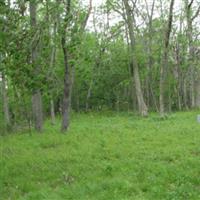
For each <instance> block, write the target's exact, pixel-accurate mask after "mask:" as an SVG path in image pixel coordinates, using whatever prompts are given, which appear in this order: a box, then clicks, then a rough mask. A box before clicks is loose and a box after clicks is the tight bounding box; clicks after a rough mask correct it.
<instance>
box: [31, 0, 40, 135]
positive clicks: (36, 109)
mask: <svg viewBox="0 0 200 200" xmlns="http://www.w3.org/2000/svg"><path fill="white" fill-rule="evenodd" d="M30 20H31V21H30V23H31V28H32V30H34V29H37V23H36V2H35V1H30ZM37 51H38V41H34V42H33V44H32V49H31V59H32V60H31V61H32V64H33V67H34V75H35V76H38V75H39V66H38V64H37V63H36V62H37V58H38V52H37ZM32 109H33V118H34V122H35V129H36V130H37V131H38V132H41V131H42V126H43V113H42V95H41V91H40V89H39V88H35V89H34V91H33V95H32Z"/></svg>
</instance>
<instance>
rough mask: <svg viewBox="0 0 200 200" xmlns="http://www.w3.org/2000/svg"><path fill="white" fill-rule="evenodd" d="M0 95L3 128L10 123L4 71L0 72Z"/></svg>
mask: <svg viewBox="0 0 200 200" xmlns="http://www.w3.org/2000/svg"><path fill="white" fill-rule="evenodd" d="M2 96H3V113H4V122H5V128H6V129H7V128H8V127H9V126H10V125H11V123H10V114H9V106H8V96H7V88H6V80H5V75H4V73H2Z"/></svg>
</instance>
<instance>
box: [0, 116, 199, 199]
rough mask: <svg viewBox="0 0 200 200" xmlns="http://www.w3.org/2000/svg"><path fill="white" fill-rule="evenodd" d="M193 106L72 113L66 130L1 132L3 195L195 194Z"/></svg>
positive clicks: (117, 196) (196, 153) (186, 196)
mask: <svg viewBox="0 0 200 200" xmlns="http://www.w3.org/2000/svg"><path fill="white" fill-rule="evenodd" d="M196 115H197V112H185V113H175V114H172V115H170V116H169V117H168V118H167V119H166V120H161V119H159V117H158V116H157V115H155V114H152V115H151V116H150V117H149V118H146V119H142V118H140V117H137V116H134V115H131V114H123V113H121V114H117V113H107V114H95V113H94V114H79V115H73V117H72V123H71V126H70V129H69V132H68V133H67V134H66V135H63V134H60V133H59V121H58V123H57V124H58V125H57V126H55V127H52V126H51V125H49V124H48V123H47V124H46V126H45V131H44V134H41V135H39V134H36V133H32V134H31V135H30V134H29V133H27V134H24V133H23V134H12V135H9V136H5V137H1V138H0V140H1V147H0V150H1V166H0V167H1V174H0V199H2V200H7V199H10V200H18V199H19V200H62V199H63V200H66V199H73V200H128V199H130V200H157V199H158V200H162V199H166V200H167V199H168V200H175V199H178V200H179V199H180V200H181V199H183V200H199V199H200V124H198V123H197V122H196Z"/></svg>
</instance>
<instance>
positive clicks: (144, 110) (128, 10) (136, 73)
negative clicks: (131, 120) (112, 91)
mask: <svg viewBox="0 0 200 200" xmlns="http://www.w3.org/2000/svg"><path fill="white" fill-rule="evenodd" d="M123 2H124V6H125V11H126V16H127V21H126V23H127V25H128V30H129V37H130V45H131V54H130V57H131V65H132V66H133V71H134V81H135V88H136V95H137V102H138V107H139V112H140V114H141V115H142V116H147V115H148V109H147V106H146V103H145V102H144V97H143V93H142V88H141V81H140V75H139V69H138V62H137V58H136V56H135V38H134V27H133V24H134V21H133V15H132V10H131V7H130V5H129V3H128V0H123Z"/></svg>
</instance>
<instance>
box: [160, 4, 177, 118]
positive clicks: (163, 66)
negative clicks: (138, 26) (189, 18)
mask: <svg viewBox="0 0 200 200" xmlns="http://www.w3.org/2000/svg"><path fill="white" fill-rule="evenodd" d="M173 7H174V0H171V2H170V8H169V16H168V22H167V27H166V29H165V32H164V46H163V55H162V63H161V67H160V97H159V101H160V115H161V117H164V113H165V103H164V92H165V91H164V90H165V78H166V74H167V65H168V51H169V39H170V33H171V29H172V20H173Z"/></svg>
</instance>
